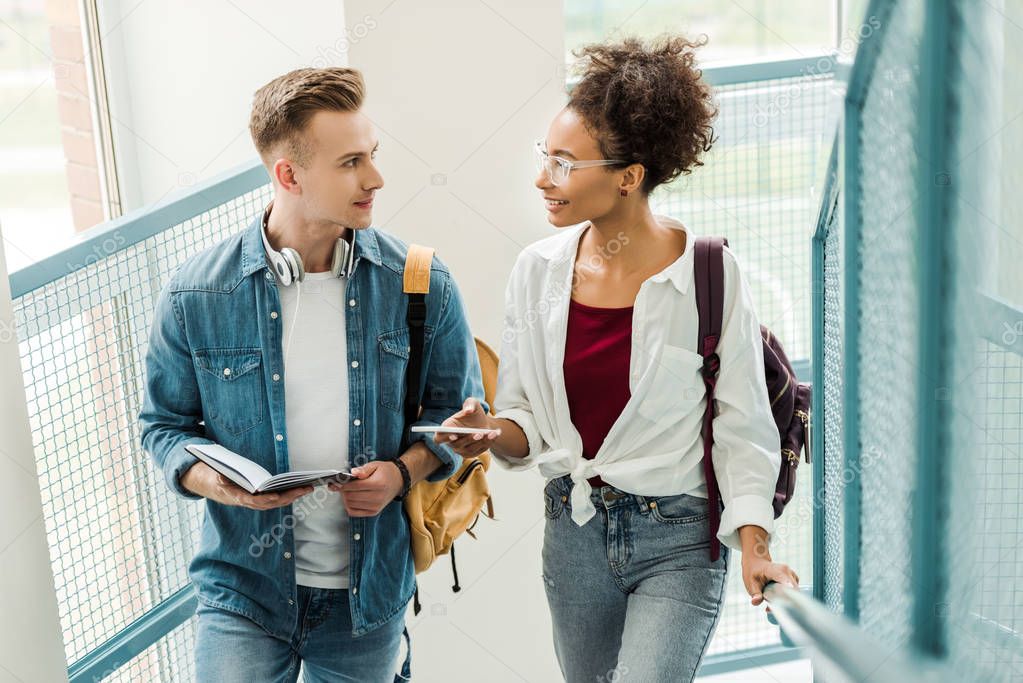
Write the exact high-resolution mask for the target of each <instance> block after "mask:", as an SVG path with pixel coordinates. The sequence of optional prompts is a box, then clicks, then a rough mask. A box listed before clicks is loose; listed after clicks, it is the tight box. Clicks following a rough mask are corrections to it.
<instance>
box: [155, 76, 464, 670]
mask: <svg viewBox="0 0 1023 683" xmlns="http://www.w3.org/2000/svg"><path fill="white" fill-rule="evenodd" d="M363 95H364V87H363V81H362V76H361V74H360V73H359V72H358V71H355V70H352V69H342V68H329V69H299V70H297V71H293V72H291V73H288V74H285V75H284V76H281V77H280V78H277V79H275V80H273V81H271V82H270V83H268V84H267V85H265V86H264V87H262V88H261V89H260V90H259V91H258V92H257V93H256V96H255V102H254V104H253V108H252V116H251V121H250V129H251V132H252V139H253V141H254V143H255V146H256V149H257V150H258V151H259V154H260V156H261V157H262V159H263V161H264V163H265V164H266V167H267V169H268V170H269V172H270V176H271V178H272V180H273V188H274V199H273V201H272V202H271V204H270V205H269V206H267V207H266V209H265V210H264V211H263V212H261V214H260V215H259V216H256V217H255V218H254V219H253V221H252V223H251V225H249V226H248V228H246V229H244V230H243V231H241V232H240V233H238V234H236V235H234V236H232V237H230V238H228V239H226V240H224V241H223V242H221V243H220V244H217V245H216V246H214V247H212V248H210V249H207V250H205V251H203V252H201V253H199V254H197V255H195V256H193V257H192V258H190V259H189V260H188V261H186V262H185V263H184V264H183V265H182V266H181V267H180V268H179V269H178V271H177V272H176V273H175V274H174V276H173V277H172V278H171V280H170V282H169V283H168V284H167V286H166V287H165V288H164V290H163V293H162V294H161V296H160V299H159V302H158V304H157V307H156V312H155V319H154V323H153V330H152V334H151V337H150V342H149V352H148V354H147V356H146V370H147V373H146V374H147V377H146V395H145V401H144V405H143V408H142V412H141V414H140V421H141V425H142V445H143V447H144V448H145V450H146V451H148V452H149V453H150V454H151V455H152V457H153V459H154V460H155V461H156V463H157V464H158V465H159V466H160V467H161V468H162V470H163V472H164V473H165V475H166V479H167V483H168V484H169V486H170V487H171V488H172V489H173V490H174V491H176V492H177V493H179V494H180V495H182V496H185V497H187V498H205V499H206V516H205V521H204V523H203V528H202V535H201V540H200V542H199V547H198V549H197V552H196V554H195V556H194V558H193V560H192V563H191V565H190V568H189V573H190V576H191V578H192V581H193V583H194V584H195V586H196V589H197V592H198V599H199V609H198V611H197V613H198V631H197V636H196V652H195V657H196V670H197V677H198V680H200V681H216V682H217V683H228V682H230V681H244V682H246V683H248V682H250V681H257V680H258V681H274V682H277V681H294V680H296V679H297V677H298V672H299V668H300V666H301V668H302V670H303V675H304V678H305V680H306V681H307V682H309V683H313V682H318V681H339V680H345V681H360V682H372V681H390V680H392V679H393V676H394V671H395V664H396V660H397V656H398V652H399V649H400V644H401V634H402V631H403V628H404V613H405V608H406V604H407V602H408V600H409V599H410V598H411V596H412V593H413V590H414V586H415V576H414V572H413V564H412V558H411V553H410V550H409V533H408V522H407V518H406V517H405V515H404V511H403V507H402V503H401V498H402V497H403V496H404V494H405V493H407V491H408V488H409V486H410V485H412V484H414V483H415V482H417V481H420V480H423V479H429V480H431V481H436V480H441V479H444V478H447V477H449V476H450V475H451V474H452V473H453V472H455V471H456V470H457V469H458V467H459V466H460V464H461V459H460V457H459V456H458V455H456V454H455V453H454V452H453V451H451V450H450V448H449V447H448V446H446V445H443V446H442V445H437V444H435V443H434V442H433V440H432V438H429V437H428V435H408V434H407V432H406V431H405V429H404V427H405V425H404V424H403V410H402V408H403V406H402V403H403V396H404V385H405V369H406V367H407V364H408V345H409V332H408V326H407V322H406V306H407V298H406V295H404V294H403V291H402V273H403V268H404V263H405V254H406V246H405V245H404V244H403V243H402V242H400V241H399V240H398V239H396V238H394V237H392V236H390V235H386V234H384V233H382V232H379V231H377V230H375V229H373V228H370V227H369V225H370V222H371V213H372V207H373V197H374V195H375V193H376V191H377V190H379V189H380V188H381V187H383V179H382V178H381V176H380V173H379V172H378V171H377V168H376V166H375V164H374V161H373V160H374V157H375V153H376V149H377V146H378V145H377V141H376V138H375V136H374V131H373V125H372V124H371V122H370V121H369V119H367V118H366V117H365V115H363V114H362V113H361V111H360V107H361V104H362V100H363ZM291 250H293V251H291ZM426 301H427V319H426V325H425V329H426V335H425V337H426V339H425V349H424V363H423V366H424V367H423V381H422V386H423V387H424V390H423V401H422V403H423V412H422V414H421V416H420V420H419V422H417V423H416V424H439V423H440V422H441V421H442V420H443V419H444V418H445V417H447V416H448V415H450V414H451V413H452V412H454V411H457V410H458V409H459V408H460V407H461V404H462V397H464V396H482V394H483V388H482V384H481V381H480V369H479V364H478V360H477V357H476V351H475V345H474V343H473V337H472V334H471V332H470V331H469V327H468V324H467V322H466V317H465V310H464V308H463V304H462V300H461V297H460V295H459V293H458V289H457V288H456V286H455V283H454V281H453V280H452V278H451V276H450V274H449V272H448V270H447V269H446V268H445V267H444V265H443V264H441V263H440V262H439V261H437V260H434V262H433V267H432V279H431V287H430V293H429V294H428V295H427V297H426ZM403 436H408V437H409V438H413V437H418V438H415V440H413V441H411V445H410V446H407V448H406V449H405V450H404V452H400V451H401V449H402V445H403V444H404V443H405V440H403ZM211 442H212V443H218V444H221V445H222V446H225V447H226V448H228V449H230V450H232V451H234V452H236V453H240V454H242V455H244V456H245V457H247V458H250V459H252V460H254V461H256V462H257V463H259V464H260V465H262V466H263V467H264V468H265V469H267V470H268V471H270V472H284V471H288V470H303V469H328V468H330V469H344V468H346V467H353V472H354V473H355V474H356V475H357V477H358V479H357V480H355V481H352V482H350V483H348V484H344V485H336V484H331V485H330V487H329V488H327V487H319V488H316V489H312V488H310V487H304V488H296V489H291V490H288V491H284V492H281V493H275V494H259V495H252V494H249V493H247V492H246V491H245V490H244V489H242V488H240V487H238V486H236V485H234V484H233V483H231V482H230V481H229V480H228V479H226V478H225V477H223V476H221V475H219V474H218V473H217V472H216V471H214V470H213V469H211V468H210V467H209V466H207V465H206V464H204V463H202V462H199V461H197V460H196V459H195V458H194V457H193V456H191V455H190V454H189V453H188V452H187V451H186V450H185V446H186V445H188V444H203V443H207V444H208V443H211ZM405 668H407V660H406V667H405Z"/></svg>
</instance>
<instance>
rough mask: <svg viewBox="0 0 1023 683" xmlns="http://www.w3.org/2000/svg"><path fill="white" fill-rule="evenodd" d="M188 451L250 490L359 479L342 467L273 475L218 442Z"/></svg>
mask: <svg viewBox="0 0 1023 683" xmlns="http://www.w3.org/2000/svg"><path fill="white" fill-rule="evenodd" d="M185 450H186V451H188V452H189V453H191V454H192V455H194V456H195V457H197V458H199V459H200V460H202V461H203V462H204V463H206V464H207V465H209V466H210V467H212V468H213V469H215V470H216V471H217V472H220V473H221V474H223V475H224V476H225V477H227V478H228V479H230V480H231V481H233V482H234V483H236V484H238V486H241V487H242V488H243V489H245V490H246V491H248V492H249V493H266V492H268V491H281V490H283V489H290V488H295V487H296V486H310V485H312V486H319V485H320V484H327V483H330V482H332V481H336V482H339V483H341V484H343V483H345V482H347V481H351V480H352V479H354V478H355V477H353V476H352V473H351V472H343V471H341V470H306V471H303V472H281V473H280V474H270V473H269V472H267V471H266V470H265V469H263V468H262V467H260V466H259V465H258V464H256V463H254V462H252V461H251V460H249V459H248V458H246V457H245V456H242V455H238V454H237V453H235V452H234V451H231V450H228V449H226V448H224V447H223V446H221V445H220V444H215V443H203V444H194V443H190V444H188V445H186V446H185Z"/></svg>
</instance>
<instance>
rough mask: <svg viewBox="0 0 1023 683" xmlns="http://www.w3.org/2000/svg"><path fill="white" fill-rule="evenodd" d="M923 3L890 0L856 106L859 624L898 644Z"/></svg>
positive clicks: (912, 363)
mask: <svg viewBox="0 0 1023 683" xmlns="http://www.w3.org/2000/svg"><path fill="white" fill-rule="evenodd" d="M922 24H923V3H922V2H921V1H919V0H916V1H914V2H900V3H898V5H897V7H896V9H895V11H894V13H893V16H892V17H891V21H890V22H889V24H888V27H887V32H886V33H885V35H884V38H883V39H884V43H883V45H882V47H881V54H880V58H879V60H878V63H877V66H876V69H875V72H874V77H873V81H872V82H871V85H870V88H869V92H868V94H867V97H866V100H865V102H864V108H863V114H862V123H861V131H862V134H861V140H860V149H861V150H862V151H861V154H862V157H861V168H863V169H864V172H863V173H862V174H861V175H860V188H859V194H858V196H859V198H860V212H861V215H862V233H861V239H860V241H859V244H858V245H856V248H858V249H859V254H860V259H861V261H860V262H861V271H860V273H859V274H858V275H859V287H860V293H861V294H860V296H861V307H860V311H859V316H860V335H861V336H860V348H859V350H858V353H859V363H860V406H859V409H860V414H861V425H862V426H861V433H860V436H859V442H860V449H861V455H860V466H861V486H862V491H863V494H862V495H863V498H862V516H861V525H862V528H863V530H864V531H863V536H862V555H861V558H860V562H861V584H862V587H861V594H862V599H861V622H862V625H863V627H864V628H865V629H866V630H868V631H870V632H871V633H873V634H874V635H875V636H877V637H878V638H879V640H881V641H882V642H885V643H888V644H890V645H892V646H897V645H900V644H904V643H906V642H907V640H908V637H909V633H910V623H909V618H910V613H911V609H910V606H911V599H912V595H913V591H912V585H911V579H910V561H911V558H910V553H909V539H910V536H911V530H912V527H911V524H912V522H911V508H912V492H913V482H914V480H915V472H916V457H915V454H916V448H917V446H916V425H917V370H918V365H917V362H916V358H917V353H918V349H919V336H918V334H917V329H918V316H919V295H920V292H919V287H918V286H917V279H916V273H917V251H918V249H917V244H918V243H919V240H920V239H921V235H920V234H919V233H918V231H917V222H916V215H915V213H914V207H913V199H914V197H915V195H916V187H915V182H916V173H917V169H916V166H915V161H916V156H917V154H916V150H915V149H914V135H915V132H916V126H915V123H916V110H917V106H918V104H917V103H918V101H919V100H918V93H917V81H918V78H917V71H918V68H917V63H918V55H919V50H920V37H921V32H922Z"/></svg>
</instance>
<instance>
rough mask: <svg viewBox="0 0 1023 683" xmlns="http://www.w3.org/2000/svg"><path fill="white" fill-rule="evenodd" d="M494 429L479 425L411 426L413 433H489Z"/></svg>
mask: <svg viewBox="0 0 1023 683" xmlns="http://www.w3.org/2000/svg"><path fill="white" fill-rule="evenodd" d="M492 431H494V430H492V429H484V428H481V427H442V426H440V425H437V426H432V425H431V426H426V427H413V428H412V432H413V433H415V434H434V433H440V434H489V433H490V432H492Z"/></svg>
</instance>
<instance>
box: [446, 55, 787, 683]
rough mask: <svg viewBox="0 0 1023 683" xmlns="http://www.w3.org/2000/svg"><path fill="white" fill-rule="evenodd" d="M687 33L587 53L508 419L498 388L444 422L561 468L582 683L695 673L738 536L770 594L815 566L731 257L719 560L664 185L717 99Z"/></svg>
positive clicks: (692, 348)
mask: <svg viewBox="0 0 1023 683" xmlns="http://www.w3.org/2000/svg"><path fill="white" fill-rule="evenodd" d="M698 46H699V44H698V43H694V42H690V41H688V40H686V39H684V38H681V37H671V38H667V39H664V40H662V41H661V42H659V43H657V44H655V45H645V44H643V43H641V42H639V41H636V40H626V41H624V42H622V43H619V44H604V45H591V46H588V47H586V48H584V49H582V50H581V51H580V52H579V53H577V56H578V57H580V58H581V61H580V65H581V72H582V74H581V75H582V79H581V80H580V81H579V83H578V84H577V85H576V86H575V88H574V89H573V90H572V93H571V97H570V100H569V103H568V105H567V107H566V108H565V109H564V110H562V111H561V112H560V113H559V114H558V115H557V116H556V117H555V119H554V121H553V122H552V123H551V125H550V128H549V130H548V132H547V137H546V140H545V141H540V142H538V143H537V149H536V153H537V156H538V160H539V172H538V175H537V178H536V186H537V188H538V189H539V190H540V191H541V193H542V194H543V199H544V202H545V204H546V208H547V219H548V221H550V223H551V224H552V225H554V226H555V227H556V228H558V233H557V234H555V235H553V236H551V237H549V238H547V239H544V240H541V241H540V242H537V243H535V244H533V245H531V246H530V247H528V248H527V249H526V250H525V251H524V252H523V253H522V254H521V255H520V257H519V259H518V261H517V263H516V264H515V267H514V269H513V271H512V275H511V278H510V282H509V283H508V289H507V294H506V297H507V301H506V307H505V316H506V318H505V332H504V338H503V344H502V353H501V364H500V372H499V378H498V389H497V395H496V398H495V401H494V404H495V405H494V408H495V416H488V415H486V414H484V412H483V411H482V409H481V406H480V403H479V401H477V400H476V399H471V398H470V399H467V400H466V402H465V404H464V406H463V410H462V411H460V412H458V413H456V414H455V415H453V416H452V417H451V418H449V419H448V420H447V421H446V422H445V424H446V425H454V426H464V427H483V428H487V429H490V430H491V431H490V432H489V433H488V434H486V435H473V436H459V437H454V436H450V435H438V436H437V440H438V441H441V440H447V442H448V443H449V444H450V445H451V446H452V447H453V448H454V449H455V450H456V451H458V452H459V453H462V454H463V455H476V454H478V453H479V452H481V451H483V450H485V449H487V448H489V449H491V451H492V452H493V453H494V455H496V456H497V457H498V461H499V462H501V463H502V464H505V465H507V466H508V467H510V468H512V469H525V468H529V467H532V466H536V465H538V466H539V468H540V471H541V473H542V474H544V475H545V476H546V478H547V480H548V481H547V485H546V488H545V491H544V496H545V499H546V515H547V522H546V530H545V535H544V548H543V574H544V582H545V584H546V589H547V599H548V603H549V605H550V609H551V616H552V620H553V626H554V645H555V650H556V652H557V656H558V662H559V664H560V665H561V670H562V673H563V674H564V676H565V679H566V680H567V681H570V682H572V683H575V682H583V681H585V682H587V683H593V682H596V681H612V680H630V681H690V680H692V678H693V676H694V675H695V673H696V669H697V667H698V666H699V663H700V659H701V658H702V656H703V653H704V652H705V650H706V648H707V643H708V641H709V640H710V636H711V634H712V633H713V631H714V628H715V626H716V624H717V620H718V616H719V615H720V613H721V606H722V602H723V599H724V591H725V578H726V569H727V565H728V556H729V548H732V549H735V550H741V551H742V572H743V580H744V582H745V585H746V588H747V590H748V591H749V593H750V595H751V596H752V604H754V605H758V604H760V602H762V600H763V595H762V593H761V591H762V589H763V586H764V585H765V584H766V583H767V582H768V581H770V580H775V581H778V582H781V583H787V584H790V585H797V584H798V581H799V579H798V577H797V576H796V575H795V573H794V572H793V571H792V570H791V569H790V568H789V567H788V566H786V565H784V564H779V563H775V562H773V561H772V559H771V555H770V551H769V534H770V532H771V530H772V527H773V513H772V508H771V500H772V498H773V494H774V485H775V481H776V479H777V475H778V468H779V466H780V456H779V435H778V431H777V428H776V427H775V423H774V419H773V418H772V416H771V410H770V402H769V399H768V396H767V389H766V386H765V379H764V368H763V351H762V347H761V339H760V330H759V325H758V322H757V318H756V314H755V313H754V310H753V305H752V299H751V296H750V292H749V289H748V287H747V285H746V283H745V281H744V279H743V276H742V274H741V272H740V270H739V267H738V265H737V263H736V260H735V258H734V256H733V255H732V254H731V252H729V251H728V250H727V249H726V250H725V259H724V271H725V291H724V320H723V325H722V331H721V339H720V341H719V344H718V354H719V355H720V358H721V370H720V374H719V377H718V383H717V387H716V400H717V408H718V411H719V412H718V414H717V416H716V418H715V423H714V434H715V444H714V450H713V462H714V469H715V472H716V476H717V479H718V482H719V485H720V490H721V499H722V503H723V511H722V514H721V520H720V528H719V531H718V538H719V539H720V541H721V542H722V544H723V546H722V553H721V555H720V557H719V558H718V559H717V560H716V561H712V560H711V559H710V553H709V551H708V549H709V545H710V540H711V538H710V530H709V523H708V505H707V492H706V481H705V479H704V475H703V470H702V468H701V458H702V455H703V446H702V440H701V436H700V428H701V421H702V417H703V413H704V405H705V392H704V386H703V380H702V378H701V375H700V367H701V366H702V364H703V359H702V357H701V356H700V355H699V354H698V353H697V337H698V317H697V308H696V298H695V292H694V283H693V240H692V235H691V233H690V231H689V230H688V229H687V228H686V227H685V226H683V225H682V224H681V223H679V222H678V221H675V220H672V219H670V218H666V217H661V216H655V215H653V213H652V212H651V210H650V202H649V197H650V193H651V191H652V190H653V189H654V188H656V187H658V186H659V185H662V184H664V183H666V182H668V181H670V180H672V179H674V178H676V177H678V176H679V175H680V174H686V173H689V172H691V171H692V170H693V169H694V168H695V167H697V166H699V165H701V162H700V156H701V155H702V154H703V153H704V152H706V151H707V150H708V149H709V148H710V145H711V142H712V140H713V131H712V128H711V122H712V120H713V118H714V115H715V113H716V111H715V109H714V106H713V104H712V101H711V93H710V90H709V88H708V87H707V85H706V84H705V83H703V82H702V81H701V79H700V72H699V71H698V70H697V69H696V68H695V66H694V49H695V48H696V47H698Z"/></svg>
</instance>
